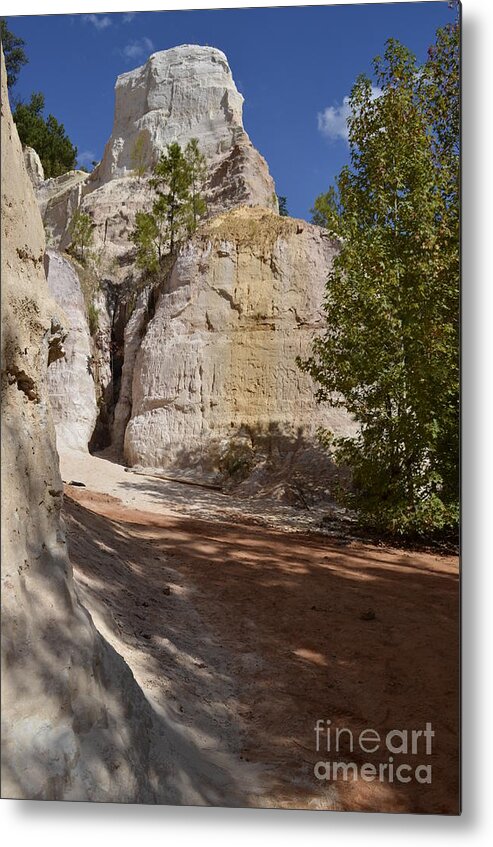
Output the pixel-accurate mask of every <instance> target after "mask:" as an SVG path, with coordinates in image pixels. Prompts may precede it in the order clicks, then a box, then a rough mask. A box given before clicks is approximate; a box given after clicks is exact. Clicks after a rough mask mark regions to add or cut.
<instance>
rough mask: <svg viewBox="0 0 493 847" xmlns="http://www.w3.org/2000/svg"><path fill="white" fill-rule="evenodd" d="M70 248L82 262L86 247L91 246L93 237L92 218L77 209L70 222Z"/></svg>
mask: <svg viewBox="0 0 493 847" xmlns="http://www.w3.org/2000/svg"><path fill="white" fill-rule="evenodd" d="M70 235H71V239H72V240H71V249H72V250H73V251H74V253H76V254H77V256H78V257H79V259H81V261H82V262H84V260H85V258H86V252H85V251H86V249H87V248H88V247H90V246H91V244H92V241H93V237H94V225H93V222H92V218H91V216H90V215H88V214H87V213H86V212H81V211H80V209H78V210H77V211H76V212H75V214H74V216H73V218H72V220H71V222H70Z"/></svg>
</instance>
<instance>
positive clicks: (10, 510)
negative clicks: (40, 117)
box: [1, 56, 173, 802]
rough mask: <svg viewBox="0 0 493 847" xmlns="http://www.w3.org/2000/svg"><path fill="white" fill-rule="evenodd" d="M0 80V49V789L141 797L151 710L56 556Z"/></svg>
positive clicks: (36, 222) (50, 353)
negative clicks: (0, 219)
mask: <svg viewBox="0 0 493 847" xmlns="http://www.w3.org/2000/svg"><path fill="white" fill-rule="evenodd" d="M5 78H6V73H5V66H4V65H3V56H2V92H1V103H2V121H1V123H2V233H1V234H2V245H1V247H2V371H1V377H2V413H3V420H2V498H3V503H2V796H3V797H21V798H22V797H24V798H25V797H29V798H37V799H59V800H61V799H67V800H68V799H71V800H89V799H94V800H99V801H105V800H108V801H110V800H113V801H117V800H118V801H120V802H125V801H134V802H139V801H151V802H152V801H153V800H154V799H155V797H156V794H155V791H154V789H155V788H157V787H158V786H159V788H160V792H161V793H160V797H161V799H164V798H165V797H166V792H165V791H164V789H163V786H164V778H163V776H162V772H163V769H164V767H165V758H163V762H162V763H161V765H159V767H160V768H161V774H159V773H157V772H156V768H154V767H153V764H152V762H151V759H152V755H151V753H152V750H151V748H152V746H153V737H154V736H153V717H152V713H151V711H150V707H149V705H148V703H147V701H146V700H145V698H144V696H143V695H142V692H141V690H140V689H139V688H138V686H137V684H136V683H135V680H134V678H133V676H132V674H131V672H130V670H129V668H128V666H127V665H126V664H125V663H124V662H123V660H122V659H121V657H120V656H118V655H117V654H116V653H115V651H114V650H113V649H112V648H111V647H110V646H109V645H108V644H107V642H105V641H104V640H103V639H102V638H101V636H100V635H99V633H98V632H97V631H96V629H95V627H94V625H93V623H92V620H91V618H90V617H89V615H88V613H87V612H86V610H85V609H84V608H83V607H82V606H81V604H80V603H79V600H78V598H77V595H76V592H75V589H74V584H73V579H72V569H71V565H70V562H69V560H68V556H67V549H66V544H65V539H64V534H63V528H62V524H61V521H60V505H61V499H62V484H61V479H60V473H59V470H58V457H57V453H56V450H55V434H54V429H53V423H52V420H51V414H50V410H49V402H48V396H47V390H46V384H45V382H46V368H47V364H48V362H49V361H50V360H53V359H55V358H56V357H57V356H58V355H60V319H59V316H58V315H57V309H56V306H55V304H54V303H53V301H52V300H51V298H50V297H49V295H48V289H47V283H46V279H45V275H44V269H43V254H44V248H45V241H44V233H43V227H42V222H41V218H40V215H39V210H38V208H37V206H36V200H35V197H34V193H33V190H32V186H31V182H30V179H29V176H28V174H27V171H26V168H25V165H24V160H23V155H22V148H21V145H20V142H19V138H18V135H17V131H16V129H15V127H14V125H13V122H12V117H11V114H10V109H9V105H8V96H7V91H6V87H5ZM153 781H154V782H153ZM170 796H173V795H170Z"/></svg>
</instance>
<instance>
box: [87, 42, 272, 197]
mask: <svg viewBox="0 0 493 847" xmlns="http://www.w3.org/2000/svg"><path fill="white" fill-rule="evenodd" d="M242 109H243V97H242V95H241V94H240V93H239V91H238V89H237V88H236V85H235V83H234V80H233V76H232V74H231V70H230V68H229V65H228V61H227V59H226V56H225V55H224V53H222V52H221V51H220V50H217V49H216V48H214V47H200V46H197V45H184V46H181V47H173V48H172V49H171V50H163V51H161V52H159V53H154V54H153V55H152V56H150V57H149V59H148V60H147V62H146V63H145V65H142V67H140V68H136V69H135V70H133V71H129V72H128V73H125V74H121V76H119V77H118V79H117V82H116V86H115V117H114V124H113V131H112V134H111V138H110V140H109V142H108V144H107V146H106V150H105V154H104V157H103V161H102V163H101V166H100V169H99V171H100V172H99V179H100V180H101V181H102V182H106V181H107V180H108V179H112V178H115V177H121V176H125V175H127V174H128V173H129V172H132V170H133V169H134V164H133V162H132V151H133V149H134V145H135V142H136V141H137V138H138V137H139V136H141V135H142V137H143V139H145V158H146V164H147V165H148V167H151V166H152V164H153V163H154V162H155V161H156V160H157V158H158V156H159V154H160V153H161V152H162V151H163V150H165V148H166V145H167V144H169V143H171V142H173V141H177V142H178V143H179V144H181V145H185V144H186V143H187V141H189V140H190V139H191V138H197V139H198V140H199V143H200V149H201V151H202V152H203V154H204V155H205V156H206V158H207V160H208V161H209V162H214V161H216V160H217V159H218V157H221V156H224V154H227V153H228V152H229V151H231V150H232V149H233V147H235V145H236V144H238V143H239V142H248V136H247V135H246V132H245V130H244V129H243V121H242ZM271 190H273V185H272V186H271ZM261 199H263V198H260V197H259V198H258V200H259V202H260V201H261Z"/></svg>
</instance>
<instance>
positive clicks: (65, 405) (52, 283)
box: [45, 250, 98, 450]
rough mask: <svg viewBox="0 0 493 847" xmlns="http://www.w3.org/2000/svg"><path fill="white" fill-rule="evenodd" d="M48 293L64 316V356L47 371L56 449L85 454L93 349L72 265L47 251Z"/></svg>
mask: <svg viewBox="0 0 493 847" xmlns="http://www.w3.org/2000/svg"><path fill="white" fill-rule="evenodd" d="M45 266H47V279H48V289H49V292H50V294H51V296H52V297H53V298H54V300H55V301H56V302H57V303H58V305H59V306H60V307H61V308H62V309H63V312H64V314H65V316H66V326H67V328H68V332H67V336H66V338H65V341H64V348H65V356H64V357H63V358H62V359H59V360H58V361H56V362H54V363H53V364H52V365H50V367H49V368H48V396H49V399H50V405H51V410H52V414H53V420H54V423H55V429H56V437H57V447H58V449H59V450H61V449H67V448H69V449H73V450H87V445H88V444H89V441H90V438H91V435H92V434H93V431H94V427H95V425H96V420H97V416H98V406H97V402H96V386H95V382H94V366H93V352H94V351H93V345H92V343H91V335H90V332H89V325H88V322H87V317H86V305H85V302H84V295H83V293H82V289H81V285H80V281H79V278H78V276H77V273H76V271H75V269H74V267H73V265H72V263H71V262H70V261H69V260H68V259H67V258H66V257H64V256H61V255H60V254H59V253H57V252H56V251H55V250H47V251H46V261H45Z"/></svg>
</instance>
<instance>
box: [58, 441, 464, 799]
mask: <svg viewBox="0 0 493 847" xmlns="http://www.w3.org/2000/svg"><path fill="white" fill-rule="evenodd" d="M86 461H89V462H92V463H94V462H97V461H98V460H97V459H94V458H93V457H87V460H86ZM63 467H64V462H63V457H62V471H63ZM79 470H82V465H81V466H80V468H79ZM121 471H122V469H120V468H117V467H116V466H115V471H114V472H115V474H116V473H119V472H121ZM64 478H65V479H67V476H66V473H64ZM126 480H127V483H126V485H127V487H126V489H125V500H126V502H122V500H121V499H119V498H118V497H115V496H114V495H113V494H111V493H109V492H108V491H107V492H106V493H105V492H104V491H103V492H101V491H97V490H94V489H95V488H97V486H96V485H93V486H92V488H93V490H91V485H90V475H89V476H86V487H78V486H73V485H66V486H65V492H66V497H65V516H66V520H67V527H68V538H69V548H70V556H71V560H72V562H73V566H74V573H75V579H76V582H77V584H78V586H79V591H80V594H81V597H82V600H83V602H84V603H85V605H86V606H87V607H88V608H89V610H90V611H91V614H92V615H93V618H94V620H95V623H96V625H97V626H98V628H100V629H101V631H102V632H103V635H104V636H105V637H106V638H107V639H108V640H109V641H110V642H111V643H112V644H113V646H114V647H115V649H117V650H118V652H120V653H121V654H122V655H123V656H124V658H125V659H126V661H127V662H128V664H129V665H130V667H131V668H132V671H133V673H134V675H135V677H136V679H137V681H138V683H139V685H140V686H141V687H142V689H143V690H144V692H145V694H146V696H147V697H148V699H149V700H150V702H151V703H152V704H153V706H154V707H155V708H156V709H158V710H164V711H165V712H166V714H167V715H168V717H169V719H170V720H172V721H173V722H175V723H176V725H177V726H179V727H181V729H182V730H183V733H184V734H185V736H186V737H187V739H188V741H189V742H190V743H191V744H192V746H194V745H195V747H196V750H197V759H199V758H200V757H201V756H202V754H203V753H204V751H206V752H207V754H208V756H209V757H210V761H211V762H213V764H214V767H216V768H217V769H218V772H221V773H222V774H223V777H224V796H225V797H227V789H230V788H231V786H233V785H234V792H233V793H234V798H235V799H234V800H232V801H231V803H232V804H237V803H241V804H243V805H258V806H285V807H302V808H315V809H317V808H335V809H352V810H368V811H376V810H379V811H414V812H420V811H423V812H428V813H430V812H436V813H439V812H442V813H443V812H449V813H450V812H454V811H456V809H455V806H454V802H455V801H454V800H453V798H455V797H457V778H458V767H457V753H456V744H455V739H456V737H457V721H458V694H457V690H458V649H459V646H458V631H457V626H456V620H457V603H458V568H457V561H456V559H455V558H454V557H445V556H439V555H432V554H425V553H414V552H412V553H411V552H406V551H401V550H391V549H388V548H384V547H377V546H373V545H365V544H362V543H359V542H350V543H342V542H335V541H333V540H332V539H329V538H327V537H323V536H321V535H316V534H313V533H312V534H308V533H301V532H299V533H288V532H283V531H279V530H276V529H272V528H269V527H262V526H258V525H255V524H252V521H251V519H249V517H248V516H245V519H244V522H243V523H241V522H240V521H239V519H238V517H237V518H236V522H235V523H232V522H231V521H224V522H220V521H219V520H218V518H217V516H216V518H215V520H214V521H212V520H203V519H197V518H196V517H194V516H193V515H191V516H190V515H189V516H187V514H186V509H185V506H183V508H182V512H181V514H176V513H175V514H173V513H172V512H170V510H169V504H168V502H167V500H166V498H165V497H164V496H163V498H162V501H161V503H159V483H156V487H155V489H154V490H153V506H152V511H150V510H148V509H147V501H146V500H145V497H144V496H143V495H142V496H141V495H140V494H139V491H140V489H139V486H142V479H141V478H140V477H134V476H133V475H131V474H127V475H126ZM100 487H103V488H104V486H102V485H101V486H100ZM106 487H107V488H109V486H108V484H107V486H106ZM183 488H185V489H186V488H187V486H183ZM113 490H115V489H114V488H113ZM164 491H166V487H165V483H163V492H164ZM204 496H205V495H204ZM210 496H211V497H213V496H214V492H210ZM139 503H141V504H142V506H141V507H140V508H139ZM182 505H183V504H182ZM318 720H322V721H323V722H324V724H326V721H328V720H330V721H331V726H332V728H333V729H336V728H345V729H347V730H349V731H350V732H346V734H345V735H344V734H342V735H341V739H342V740H343V741H344V742H345V743H341V746H340V747H339V753H338V754H337V755H336V754H334V753H328V752H327V745H326V739H325V738H322V740H321V746H320V752H317V749H316V736H315V732H314V728H315V724H316V722H317V721H318ZM427 722H429V723H431V724H432V725H433V730H434V732H435V736H434V742H433V743H434V747H433V751H432V756H431V757H426V756H425V755H424V746H423V747H422V749H419V750H418V754H417V755H410V754H409V753H408V755H406V754H404V753H402V754H398V755H395V756H393V759H394V765H395V766H397V765H398V764H399V763H404V762H406V763H409V764H411V765H412V766H413V768H414V767H416V765H419V764H421V763H423V762H428V761H430V762H431V764H432V782H431V784H426V785H423V784H420V783H419V782H417V781H416V780H415V779H412V780H411V781H410V782H409V783H407V784H402V783H401V784H399V783H397V782H393V783H389V782H388V781H387V780H385V781H378V780H376V781H372V782H366V781H364V780H362V779H361V778H358V779H357V780H353V779H352V773H351V774H350V778H349V779H348V780H344V779H342V778H341V776H339V778H338V780H337V781H335V782H334V781H332V780H329V781H327V780H320V779H317V778H316V777H315V775H314V766H315V765H316V763H317V762H318V761H320V760H323V761H326V760H340V761H344V762H355V763H356V764H357V765H358V766H361V765H363V764H364V763H365V762H372V763H374V764H376V765H377V766H378V765H379V763H381V762H387V761H388V759H389V752H388V750H386V749H380V750H378V751H376V752H375V753H374V754H372V755H369V754H368V753H362V752H361V750H359V749H357V746H356V745H355V746H354V749H353V750H351V747H350V744H349V738H350V733H351V734H352V736H353V739H356V738H357V737H358V734H359V733H360V732H361V731H362V730H364V729H366V728H371V729H373V730H376V731H377V732H378V733H380V735H381V736H382V737H384V736H385V734H386V733H387V732H389V731H391V730H394V729H395V730H403V729H407V730H409V732H410V731H411V730H413V729H415V730H424V728H425V725H426V723H427ZM326 725H327V724H326ZM346 742H347V743H346ZM332 749H333V748H332ZM420 753H422V754H423V755H420Z"/></svg>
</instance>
